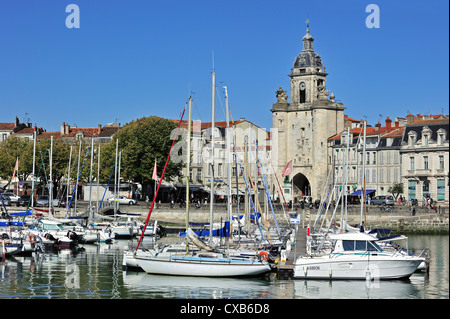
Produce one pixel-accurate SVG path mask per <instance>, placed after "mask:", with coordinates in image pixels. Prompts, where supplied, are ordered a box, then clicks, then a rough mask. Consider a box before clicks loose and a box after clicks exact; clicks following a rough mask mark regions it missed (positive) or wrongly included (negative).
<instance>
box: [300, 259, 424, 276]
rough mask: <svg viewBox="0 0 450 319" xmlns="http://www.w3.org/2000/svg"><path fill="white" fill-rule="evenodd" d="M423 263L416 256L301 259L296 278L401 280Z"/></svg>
mask: <svg viewBox="0 0 450 319" xmlns="http://www.w3.org/2000/svg"><path fill="white" fill-rule="evenodd" d="M421 262H422V259H421V258H418V257H414V256H400V255H399V256H390V255H382V254H379V255H377V256H375V255H370V256H368V255H367V254H361V255H359V254H355V255H333V254H332V255H326V256H321V257H313V258H308V257H300V258H298V259H297V260H296V262H295V268H294V278H302V279H364V280H365V279H381V280H385V279H401V278H408V277H409V276H411V275H412V274H413V273H414V272H415V271H416V270H417V267H418V266H419V264H420V263H421Z"/></svg>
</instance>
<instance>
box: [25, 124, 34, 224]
mask: <svg viewBox="0 0 450 319" xmlns="http://www.w3.org/2000/svg"><path fill="white" fill-rule="evenodd" d="M35 166H36V131H34V132H33V178H32V179H31V211H32V213H33V214H34V182H35V180H36V175H35ZM24 218H25V217H24Z"/></svg>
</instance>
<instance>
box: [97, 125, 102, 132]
mask: <svg viewBox="0 0 450 319" xmlns="http://www.w3.org/2000/svg"><path fill="white" fill-rule="evenodd" d="M101 131H102V125H101V124H99V125H98V134H100V132H101Z"/></svg>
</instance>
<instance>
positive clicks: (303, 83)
mask: <svg viewBox="0 0 450 319" xmlns="http://www.w3.org/2000/svg"><path fill="white" fill-rule="evenodd" d="M305 89H306V84H305V82H302V83H300V90H302V91H304V90H305Z"/></svg>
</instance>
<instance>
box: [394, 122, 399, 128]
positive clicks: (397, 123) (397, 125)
mask: <svg viewBox="0 0 450 319" xmlns="http://www.w3.org/2000/svg"><path fill="white" fill-rule="evenodd" d="M399 127H400V123H399V122H398V121H395V128H396V129H397V128H399Z"/></svg>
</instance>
